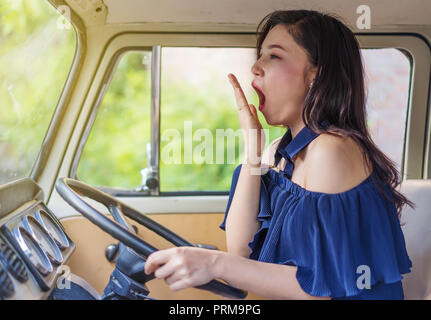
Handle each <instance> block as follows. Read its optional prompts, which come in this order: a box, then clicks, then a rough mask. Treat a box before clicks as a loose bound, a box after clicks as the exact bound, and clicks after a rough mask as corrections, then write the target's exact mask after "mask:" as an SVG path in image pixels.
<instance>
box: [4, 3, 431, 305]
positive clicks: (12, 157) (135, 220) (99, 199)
mask: <svg viewBox="0 0 431 320" xmlns="http://www.w3.org/2000/svg"><path fill="white" fill-rule="evenodd" d="M0 2H2V4H1V5H0V30H2V34H3V35H2V38H1V40H0V57H1V59H0V83H1V91H0V103H1V107H0V298H1V299H4V300H24V299H25V300H27V299H29V300H45V299H52V298H53V293H54V292H56V290H58V289H64V288H65V287H68V286H69V287H68V288H70V284H71V283H72V284H73V285H75V286H79V287H80V288H83V289H84V290H85V293H86V294H87V295H86V297H87V298H88V299H101V298H102V295H103V293H104V290H105V287H106V285H107V284H108V282H109V280H110V277H117V279H118V281H119V282H121V281H124V283H126V284H125V286H127V288H128V289H129V290H130V292H133V294H134V295H131V296H130V297H129V298H130V299H136V297H137V296H139V297H151V298H154V299H163V300H177V299H178V300H197V299H199V300H207V299H211V300H214V299H247V300H248V299H251V300H254V299H264V298H263V297H260V296H258V295H256V294H254V293H253V292H245V291H243V290H240V289H238V288H235V287H233V286H231V285H229V284H228V283H225V282H223V281H222V280H219V279H215V280H213V281H211V282H209V283H208V284H206V285H203V286H200V287H195V288H189V289H185V290H180V291H171V290H170V289H169V287H168V285H167V284H165V283H164V281H162V280H160V279H155V278H154V276H146V275H144V274H143V272H142V270H143V269H142V267H143V265H144V264H145V259H146V257H148V255H149V254H151V253H152V252H154V251H156V250H160V249H165V248H169V247H172V246H197V247H201V248H207V249H213V250H222V251H226V250H227V246H226V238H225V233H224V232H223V230H221V229H220V228H219V225H220V224H221V222H222V221H223V217H224V213H225V209H226V204H227V201H228V194H229V189H230V184H231V178H232V173H233V170H234V169H235V166H236V165H237V164H238V162H239V161H240V159H241V150H240V148H238V147H237V146H234V147H231V145H230V143H232V144H235V145H236V143H235V141H236V140H235V139H236V138H235V135H236V133H235V130H238V129H239V128H240V127H239V123H238V118H237V114H236V110H235V105H234V98H233V95H232V92H231V88H230V86H229V83H228V81H227V74H228V73H235V74H236V75H237V76H238V79H239V81H240V82H241V84H243V87H244V91H245V94H246V96H247V98H248V99H249V101H251V102H253V101H254V102H256V101H259V100H258V96H257V94H256V92H255V91H254V90H253V88H252V87H251V85H250V83H251V80H252V76H253V75H252V73H251V71H250V68H251V66H252V64H253V62H254V60H255V56H256V28H257V25H258V23H259V21H260V20H261V19H262V18H263V17H264V16H265V15H266V14H268V13H270V12H272V11H274V10H290V9H308V10H317V11H322V12H328V13H334V14H337V15H338V16H339V17H340V18H341V19H342V20H343V21H344V22H345V23H346V24H347V25H348V26H349V28H351V30H352V31H353V33H354V34H355V36H356V37H357V39H358V41H359V43H360V46H361V54H362V58H363V61H364V66H365V71H366V81H367V90H368V91H367V93H368V94H367V117H368V118H367V125H368V126H369V128H370V132H371V134H372V137H373V140H375V141H376V143H377V145H378V146H379V147H380V148H381V149H382V150H383V151H384V152H385V153H386V154H387V155H388V156H389V158H391V160H393V161H394V163H395V164H396V165H397V168H398V169H399V171H400V173H401V181H400V185H399V190H400V191H401V192H402V193H403V194H405V195H406V196H407V198H409V199H410V200H411V201H412V202H413V203H414V204H415V208H414V209H413V208H410V207H405V209H404V211H403V212H402V216H401V222H402V230H403V233H404V236H405V240H406V245H407V252H408V254H409V257H410V259H411V260H412V263H413V268H412V272H411V273H409V274H406V275H404V276H403V280H402V281H403V288H404V294H405V299H414V300H429V299H431V236H430V235H431V212H430V208H431V180H430V179H431V139H430V138H431V121H430V120H431V112H430V108H431V18H430V12H431V2H430V1H427V0H412V1H401V0H396V1H394V0H370V1H368V3H367V4H366V5H360V4H358V2H357V1H351V0H344V1H342V0H319V1H318V0H305V1H301V2H298V1H293V0H267V1H255V0H219V1H210V0H200V1H193V0H182V1H173V0H166V1H162V2H160V1H154V0H146V1H140V0H123V1H115V0H21V1H6V0H2V1H0ZM259 117H261V115H260V116H259ZM263 122H264V120H263V121H262V123H263ZM264 128H265V129H266V130H267V142H271V141H273V140H274V139H276V138H278V137H280V136H282V135H283V132H284V131H283V130H284V129H283V128H281V127H270V126H268V125H266V124H265V126H264ZM221 129H223V130H221ZM205 139H211V141H212V142H211V148H210V150H207V149H205V148H202V147H200V143H201V142H202V141H203V140H205ZM225 141H227V146H226V143H225ZM232 150H233V152H231V151H232ZM187 151H191V152H188V153H187ZM189 154H191V156H188V155H189ZM115 270H120V271H121V272H122V274H123V273H124V274H127V275H128V276H129V278H124V279H121V275H119V274H116V273H115ZM60 298H61V295H59V296H58V297H56V299H60Z"/></svg>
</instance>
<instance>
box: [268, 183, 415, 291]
mask: <svg viewBox="0 0 431 320" xmlns="http://www.w3.org/2000/svg"><path fill="white" fill-rule="evenodd" d="M296 188H297V189H299V188H298V187H296ZM301 190H302V191H304V194H302V196H301V197H300V198H299V200H298V202H297V205H295V206H294V208H293V209H292V210H291V211H290V212H286V215H285V216H284V218H283V219H281V221H280V226H279V228H278V230H279V234H280V238H279V239H269V242H272V241H276V242H273V243H278V245H275V246H272V248H271V247H270V246H267V247H264V248H262V250H263V251H264V253H263V254H262V253H261V257H262V256H265V257H266V259H269V260H272V262H278V263H282V264H289V265H295V266H297V274H296V278H297V280H298V282H299V284H300V285H301V287H302V289H303V290H304V291H305V292H307V293H309V294H310V295H314V296H330V297H332V298H337V297H349V296H356V295H360V294H361V293H363V292H364V290H366V288H364V285H366V284H367V283H366V280H365V279H366V277H367V276H368V275H369V277H368V278H369V284H370V285H371V287H373V286H374V285H375V284H379V283H380V284H381V283H385V284H391V283H395V282H397V281H399V280H401V279H402V276H401V274H404V273H408V272H410V268H411V267H412V263H411V261H410V259H409V257H408V255H407V251H406V246H405V241H404V236H403V233H402V231H401V226H400V223H399V220H398V217H397V212H396V209H395V206H394V204H393V203H391V202H390V201H388V200H386V199H385V198H384V197H382V195H381V194H379V193H378V191H377V190H376V189H375V188H374V187H373V186H372V184H371V182H369V183H366V184H363V185H361V186H360V187H357V188H355V189H354V190H351V191H348V192H344V193H339V194H324V193H317V192H316V193H314V192H307V190H305V189H301ZM385 190H386V192H389V189H387V188H385ZM275 229H277V228H275ZM275 229H274V230H275ZM271 234H272V235H270V236H269V237H270V238H272V237H274V236H276V235H274V232H271ZM266 259H264V260H266ZM364 281H365V282H364Z"/></svg>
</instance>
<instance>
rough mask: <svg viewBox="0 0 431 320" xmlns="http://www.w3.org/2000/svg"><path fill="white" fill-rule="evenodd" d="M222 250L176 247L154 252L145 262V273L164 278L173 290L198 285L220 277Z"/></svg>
mask: <svg viewBox="0 0 431 320" xmlns="http://www.w3.org/2000/svg"><path fill="white" fill-rule="evenodd" d="M223 254H224V253H223V252H222V251H216V250H209V249H202V248H194V247H176V248H170V249H166V250H159V251H156V252H154V253H152V254H151V255H150V256H149V257H148V259H147V261H146V263H145V273H146V274H147V275H148V274H151V273H153V272H154V276H155V277H156V278H159V279H164V280H165V282H166V284H167V285H168V286H169V288H170V289H171V290H173V291H177V290H182V289H185V288H188V287H196V286H200V285H202V284H205V283H208V282H209V281H211V280H213V279H216V278H218V277H219V275H218V274H217V266H218V265H219V262H220V258H221V256H222V255H223Z"/></svg>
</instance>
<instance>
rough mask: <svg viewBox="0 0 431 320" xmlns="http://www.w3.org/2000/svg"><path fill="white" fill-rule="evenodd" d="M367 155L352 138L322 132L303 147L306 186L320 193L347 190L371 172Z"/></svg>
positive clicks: (359, 182)
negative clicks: (304, 152)
mask: <svg viewBox="0 0 431 320" xmlns="http://www.w3.org/2000/svg"><path fill="white" fill-rule="evenodd" d="M366 159H367V155H366V154H365V153H364V150H363V148H362V147H361V146H360V145H359V144H358V143H357V142H356V141H355V140H353V138H351V137H348V136H343V135H341V134H333V133H322V134H320V135H319V136H318V137H317V138H316V139H314V140H313V141H312V142H311V143H310V144H309V146H308V147H307V150H306V155H305V158H304V165H305V184H306V185H305V188H306V189H307V190H310V191H315V192H323V193H340V192H345V191H347V190H350V189H352V188H354V187H356V186H358V185H359V184H361V182H363V181H364V180H366V179H367V178H368V177H369V176H370V174H371V173H372V168H370V167H369V166H368V165H367V160H366Z"/></svg>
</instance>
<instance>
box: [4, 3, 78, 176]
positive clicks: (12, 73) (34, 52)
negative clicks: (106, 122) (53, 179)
mask: <svg viewBox="0 0 431 320" xmlns="http://www.w3.org/2000/svg"><path fill="white" fill-rule="evenodd" d="M0 32H1V38H0V184H3V183H6V182H9V181H13V180H16V179H20V178H24V177H27V176H28V175H29V174H30V171H31V168H32V166H33V164H34V162H35V160H36V158H37V155H38V153H39V151H40V146H41V144H42V141H43V139H44V137H45V134H46V131H47V129H48V126H49V122H50V120H51V117H52V115H53V113H54V110H55V107H56V106H57V103H58V101H59V98H60V94H61V92H62V90H63V87H64V85H65V83H66V79H67V76H68V74H69V71H70V68H71V66H72V61H73V57H74V53H75V49H76V38H75V31H74V29H73V28H72V26H71V25H70V24H69V23H68V22H67V21H66V20H65V19H64V18H63V17H62V16H61V15H60V13H59V12H57V11H56V9H55V8H54V7H53V6H52V5H51V4H50V3H49V2H48V1H46V0H33V1H2V2H1V4H0Z"/></svg>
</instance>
